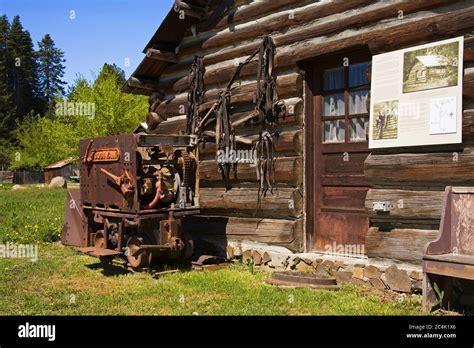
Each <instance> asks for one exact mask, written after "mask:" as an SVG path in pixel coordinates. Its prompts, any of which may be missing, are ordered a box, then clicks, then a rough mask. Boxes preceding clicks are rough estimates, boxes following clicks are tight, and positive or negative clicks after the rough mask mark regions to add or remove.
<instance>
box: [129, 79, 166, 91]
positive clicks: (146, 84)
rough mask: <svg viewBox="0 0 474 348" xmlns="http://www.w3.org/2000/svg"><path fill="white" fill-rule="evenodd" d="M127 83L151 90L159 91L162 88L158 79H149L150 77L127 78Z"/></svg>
mask: <svg viewBox="0 0 474 348" xmlns="http://www.w3.org/2000/svg"><path fill="white" fill-rule="evenodd" d="M127 84H128V86H130V87H134V88H140V89H147V90H149V91H150V94H151V93H152V91H157V90H159V89H160V88H161V85H160V82H159V81H156V80H148V79H139V78H137V77H130V78H129V79H128V80H127Z"/></svg>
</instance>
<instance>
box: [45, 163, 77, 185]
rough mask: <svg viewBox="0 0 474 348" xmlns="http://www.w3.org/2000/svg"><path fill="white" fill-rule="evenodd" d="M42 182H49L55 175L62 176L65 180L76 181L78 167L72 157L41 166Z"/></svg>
mask: <svg viewBox="0 0 474 348" xmlns="http://www.w3.org/2000/svg"><path fill="white" fill-rule="evenodd" d="M43 171H44V182H45V183H46V184H49V183H50V182H51V180H52V179H53V178H55V177H57V176H62V177H64V178H65V179H66V180H67V181H77V180H76V179H78V178H79V167H78V165H77V163H75V162H74V158H72V157H70V158H66V159H63V160H61V161H59V162H55V163H51V164H50V165H48V166H46V167H44V168H43Z"/></svg>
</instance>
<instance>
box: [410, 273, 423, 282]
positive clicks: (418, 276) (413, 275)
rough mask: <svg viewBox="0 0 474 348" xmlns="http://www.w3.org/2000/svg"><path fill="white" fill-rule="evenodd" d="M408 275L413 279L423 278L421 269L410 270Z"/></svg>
mask: <svg viewBox="0 0 474 348" xmlns="http://www.w3.org/2000/svg"><path fill="white" fill-rule="evenodd" d="M409 276H410V278H412V279H415V280H423V272H421V271H411V272H410V274H409Z"/></svg>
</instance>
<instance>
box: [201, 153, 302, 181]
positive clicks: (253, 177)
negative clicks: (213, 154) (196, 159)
mask: <svg viewBox="0 0 474 348" xmlns="http://www.w3.org/2000/svg"><path fill="white" fill-rule="evenodd" d="M274 177H275V182H276V183H277V184H280V183H281V184H287V185H290V186H298V185H300V184H302V182H303V159H302V157H277V158H276V159H275V173H274ZM199 180H200V185H201V187H206V186H216V185H219V186H224V182H223V180H222V175H221V174H220V173H219V172H218V168H217V164H216V161H215V160H206V161H201V162H200V166H199ZM242 182H250V183H255V184H256V183H257V172H256V167H254V166H252V165H251V164H249V163H240V164H239V165H238V171H237V179H236V180H232V181H231V184H232V185H238V184H239V183H242Z"/></svg>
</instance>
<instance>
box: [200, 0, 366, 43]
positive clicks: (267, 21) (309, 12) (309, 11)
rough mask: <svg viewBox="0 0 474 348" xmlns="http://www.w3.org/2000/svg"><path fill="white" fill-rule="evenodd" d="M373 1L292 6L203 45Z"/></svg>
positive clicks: (251, 35)
mask: <svg viewBox="0 0 474 348" xmlns="http://www.w3.org/2000/svg"><path fill="white" fill-rule="evenodd" d="M372 1H373V0H349V1H348V0H336V1H332V2H318V3H315V4H311V5H308V6H304V7H300V8H292V9H289V10H286V11H282V12H279V13H276V14H274V15H270V16H267V17H264V18H261V19H258V20H256V21H251V22H247V23H244V24H243V25H239V26H235V27H232V28H231V29H226V30H223V31H221V32H218V33H217V34H216V35H214V36H212V37H210V38H209V39H207V40H206V42H204V43H203V44H202V47H203V48H204V49H210V48H215V47H219V46H224V45H228V44H230V43H233V42H234V41H242V40H246V39H250V38H254V37H259V36H262V35H264V34H270V33H272V32H275V31H278V30H281V29H283V28H288V27H292V26H295V25H298V24H301V23H306V22H309V21H312V20H315V19H317V18H321V17H325V16H329V15H332V14H335V13H339V12H343V11H346V10H348V9H351V8H354V7H359V6H363V5H365V4H367V3H370V2H372Z"/></svg>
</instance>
